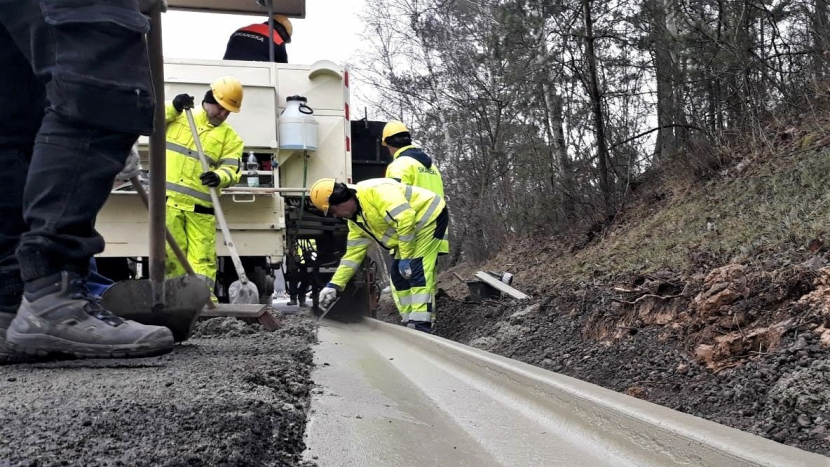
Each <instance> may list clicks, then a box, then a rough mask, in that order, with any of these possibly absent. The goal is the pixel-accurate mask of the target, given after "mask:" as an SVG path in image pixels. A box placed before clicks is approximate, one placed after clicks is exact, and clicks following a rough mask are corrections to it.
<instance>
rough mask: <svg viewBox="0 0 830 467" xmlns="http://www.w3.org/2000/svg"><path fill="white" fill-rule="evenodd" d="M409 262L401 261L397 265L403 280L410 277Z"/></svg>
mask: <svg viewBox="0 0 830 467" xmlns="http://www.w3.org/2000/svg"><path fill="white" fill-rule="evenodd" d="M410 263H411V260H408V259H402V260H400V262H399V263H398V272H399V273H401V277H403V278H404V279H409V278H410V277H412V264H410Z"/></svg>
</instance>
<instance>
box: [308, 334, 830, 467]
mask: <svg viewBox="0 0 830 467" xmlns="http://www.w3.org/2000/svg"><path fill="white" fill-rule="evenodd" d="M319 338H320V341H321V342H320V344H319V345H318V346H317V347H316V349H315V363H316V364H317V368H316V369H315V372H314V373H313V379H314V381H315V383H316V384H317V387H315V389H314V390H313V391H312V392H313V394H314V395H313V397H312V408H313V410H312V412H311V414H310V419H309V423H308V432H307V436H306V444H307V445H308V450H307V451H306V453H305V459H308V460H312V461H314V462H316V463H318V465H320V466H321V467H325V466H395V467H398V466H422V465H459V466H463V465H470V466H518V465H521V466H540V467H541V466H573V465H590V466H603V465H614V466H628V465H638V466H639V465H642V466H663V465H696V466H712V467H715V466H718V467H721V466H724V465H729V466H747V467H748V466H804V467H807V466H809V467H827V465H828V462H827V459H826V458H824V457H822V456H819V455H816V454H811V453H807V452H804V451H801V450H798V449H794V448H791V447H787V446H782V445H780V444H777V443H774V442H772V441H769V440H766V439H763V438H761V437H758V436H753V435H750V434H747V433H744V432H741V431H739V430H735V429H732V428H728V427H725V426H722V425H718V424H715V423H712V422H709V421H706V420H703V419H700V418H697V417H692V416H690V415H687V414H683V413H680V412H676V411H672V410H670V409H667V408H664V407H660V406H658V405H655V404H651V403H648V402H645V401H642V400H639V399H636V398H633V397H629V396H625V395H622V394H618V393H615V392H613V391H609V390H606V389H603V388H601V387H598V386H595V385H592V384H588V383H585V382H582V381H579V380H576V379H573V378H569V377H567V376H563V375H559V374H556V373H552V372H549V371H546V370H542V369H539V368H536V367H533V366H531V365H527V364H524V363H521V362H518V361H515V360H510V359H507V358H504V357H501V356H498V355H494V354H491V353H487V352H483V351H481V350H478V349H473V348H470V347H467V346H463V345H460V344H457V343H453V342H450V341H447V340H445V339H441V338H438V337H435V336H427V335H425V334H422V333H417V332H415V331H412V330H408V329H406V328H403V327H400V326H394V325H389V324H385V323H379V322H376V321H372V320H369V321H368V322H367V323H366V324H362V325H342V324H337V323H331V322H328V323H326V324H325V325H324V327H323V328H322V329H321V330H320V334H319Z"/></svg>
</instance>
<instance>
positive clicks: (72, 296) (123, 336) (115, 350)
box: [6, 271, 173, 358]
mask: <svg viewBox="0 0 830 467" xmlns="http://www.w3.org/2000/svg"><path fill="white" fill-rule="evenodd" d="M6 343H7V345H8V346H9V347H11V348H12V350H14V351H16V352H20V353H26V354H29V355H42V356H43V355H47V354H49V353H63V354H69V355H74V356H76V357H80V358H124V357H147V356H152V355H159V354H163V353H167V352H169V351H170V350H172V349H173V333H171V332H170V330H169V329H167V328H165V327H161V326H146V325H143V324H139V323H136V322H134V321H129V320H125V319H122V318H119V317H117V316H115V315H113V314H112V313H111V312H110V311H108V310H106V309H105V308H104V307H102V306H101V304H100V303H99V302H98V300H97V299H96V298H93V297H91V296H90V295H89V291H88V290H87V288H86V281H85V279H84V278H83V277H81V276H79V275H78V274H75V273H72V272H67V271H64V272H61V273H58V274H55V275H52V276H49V277H46V278H43V279H39V280H37V281H34V282H33V283H30V284H27V285H26V292H25V293H24V294H23V302H22V303H21V304H20V308H19V309H18V311H17V316H16V317H15V318H14V320H12V322H11V325H10V326H9V328H8V330H7V331H6Z"/></svg>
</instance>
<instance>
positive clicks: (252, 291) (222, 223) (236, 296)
mask: <svg viewBox="0 0 830 467" xmlns="http://www.w3.org/2000/svg"><path fill="white" fill-rule="evenodd" d="M184 111H185V112H186V114H187V123H188V124H189V125H190V131H191V133H193V141H194V143H196V152H197V153H198V154H199V161H201V163H202V170H203V171H205V172H209V171H210V166H209V165H208V162H207V158H206V157H205V152H204V150H202V142H201V141H200V140H199V133H198V131H196V122H195V121H193V112H191V111H190V109H184ZM209 188H210V200H211V201H212V202H213V210H214V213H215V214H216V221H217V222H218V223H219V227H220V228H221V229H222V236H223V237H225V245H227V247H228V250H229V251H230V253H231V259H233V265H234V267H235V268H236V274H237V275H238V276H239V280H238V281H234V282H233V283H232V284H231V286H230V287H229V289H228V295H229V297H230V302H231V303H234V304H251V305H255V304H259V290H258V289H257V286H256V284H254V283H253V282H251V281H249V280H248V275H247V274H245V268H243V267H242V260H240V259H239V254H238V253H237V252H236V245H234V243H233V239H231V232H230V229H228V222H227V221H226V220H225V213H224V212H222V205H221V204H220V203H219V193H217V192H216V188H214V187H209Z"/></svg>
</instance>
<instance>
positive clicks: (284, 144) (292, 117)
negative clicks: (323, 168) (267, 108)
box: [279, 96, 318, 151]
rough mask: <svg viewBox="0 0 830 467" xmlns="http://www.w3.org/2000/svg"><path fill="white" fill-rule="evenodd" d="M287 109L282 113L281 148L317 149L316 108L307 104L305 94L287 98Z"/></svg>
mask: <svg viewBox="0 0 830 467" xmlns="http://www.w3.org/2000/svg"><path fill="white" fill-rule="evenodd" d="M285 101H286V106H285V110H283V111H282V114H280V119H279V120H280V149H299V150H306V151H316V150H317V126H318V123H317V120H316V119H315V118H314V110H312V109H311V107H309V106H307V105H306V102H308V99H306V98H305V97H303V96H291V97H288V98H286V99H285Z"/></svg>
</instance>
